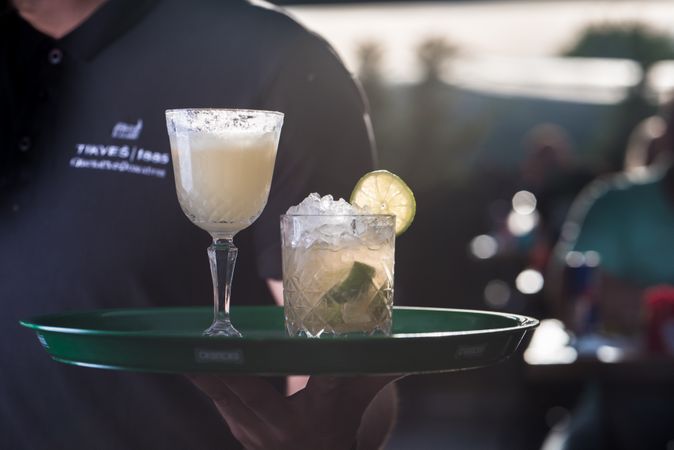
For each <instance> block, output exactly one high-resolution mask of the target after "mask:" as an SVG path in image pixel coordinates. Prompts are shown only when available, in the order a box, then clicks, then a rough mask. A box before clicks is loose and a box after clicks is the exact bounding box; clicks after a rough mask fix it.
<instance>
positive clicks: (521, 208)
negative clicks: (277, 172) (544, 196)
mask: <svg viewBox="0 0 674 450" xmlns="http://www.w3.org/2000/svg"><path fill="white" fill-rule="evenodd" d="M536 203H537V201H536V196H535V195H534V194H532V193H531V192H529V191H519V192H517V193H515V195H513V199H512V204H513V210H514V211H515V212H516V213H518V214H523V215H527V214H531V213H533V212H534V211H536Z"/></svg>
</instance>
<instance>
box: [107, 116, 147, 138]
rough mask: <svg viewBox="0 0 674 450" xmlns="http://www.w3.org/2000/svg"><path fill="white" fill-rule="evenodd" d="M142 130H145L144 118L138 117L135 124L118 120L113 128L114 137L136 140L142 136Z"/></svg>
mask: <svg viewBox="0 0 674 450" xmlns="http://www.w3.org/2000/svg"><path fill="white" fill-rule="evenodd" d="M141 131H143V119H138V121H137V122H136V123H135V124H130V123H124V122H117V123H116V124H115V126H114V127H113V128H112V137H113V138H115V139H127V140H129V141H135V140H136V139H138V137H139V136H140V132H141Z"/></svg>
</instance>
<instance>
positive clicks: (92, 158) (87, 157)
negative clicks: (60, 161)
mask: <svg viewBox="0 0 674 450" xmlns="http://www.w3.org/2000/svg"><path fill="white" fill-rule="evenodd" d="M170 161H171V157H170V155H169V154H168V153H165V152H155V151H151V150H147V149H145V148H142V147H138V146H136V145H101V144H75V156H74V157H73V158H71V159H70V167H74V168H76V169H97V170H109V171H113V172H127V173H135V174H137V175H147V176H152V177H157V178H165V177H166V166H167V165H168V164H169V162H170Z"/></svg>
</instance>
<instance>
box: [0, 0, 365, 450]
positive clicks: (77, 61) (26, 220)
mask: <svg viewBox="0 0 674 450" xmlns="http://www.w3.org/2000/svg"><path fill="white" fill-rule="evenodd" d="M0 10H1V11H2V12H1V13H0V301H1V302H2V314H0V360H1V361H2V363H1V364H2V367H1V369H0V448H7V449H24V448H25V449H43V448H49V449H61V448H63V449H73V448H83V449H94V448H95V449H152V448H161V449H174V448H175V449H185V448H195V449H210V448H214V449H215V448H218V449H222V448H231V446H237V445H238V444H236V443H235V442H234V441H233V439H232V437H231V434H230V433H229V431H228V430H227V427H226V426H225V425H224V423H223V421H222V417H221V416H220V415H219V414H218V413H217V411H216V409H215V408H214V407H213V404H212V402H211V401H210V399H208V398H207V397H205V396H203V395H202V394H200V393H199V392H198V391H197V390H196V389H195V388H194V386H193V385H192V384H191V383H189V381H187V380H186V379H185V378H183V377H180V376H168V375H162V376H160V375H148V374H129V373H118V372H108V371H97V370H86V369H81V368H75V367H69V366H66V365H62V364H57V363H54V362H53V361H51V360H50V359H49V358H48V357H47V356H46V355H45V354H44V352H43V350H42V349H40V347H39V345H38V344H37V343H36V341H35V338H34V336H33V335H32V333H29V332H27V331H26V330H24V329H20V327H19V325H18V321H19V320H20V319H22V318H29V317H31V316H34V315H39V314H43V313H49V312H64V311H69V310H90V309H96V308H110V307H115V308H118V307H121V308H124V307H152V306H173V305H200V306H201V305H207V304H209V302H210V301H211V295H212V292H211V289H212V285H211V280H210V279H209V270H208V262H207V258H206V254H205V249H206V247H207V246H208V244H209V236H208V234H207V233H204V232H203V231H201V230H199V229H198V228H197V227H194V226H193V225H192V224H191V223H190V222H189V221H188V220H187V219H186V218H185V217H184V216H183V214H182V212H181V211H180V208H179V206H178V202H177V199H176V195H175V188H174V182H173V177H172V167H171V160H170V151H169V146H168V139H167V134H166V128H165V122H164V110H165V109H167V108H184V107H193V108H199V107H227V108H250V109H266V110H276V111H282V112H283V113H285V123H284V126H283V132H282V137H281V142H280V145H279V150H278V156H277V161H276V167H275V171H274V177H273V182H272V188H271V193H270V196H269V202H268V204H267V207H266V209H265V210H264V212H263V214H262V216H261V217H260V218H259V219H258V220H257V221H256V222H255V224H254V225H253V226H251V227H250V228H249V229H247V230H244V231H242V232H241V233H239V234H238V235H237V237H236V244H237V246H238V247H239V248H240V253H239V255H240V256H239V259H238V261H237V273H236V282H235V283H234V284H233V289H234V292H233V294H232V298H233V301H234V304H235V305H242V304H273V302H274V301H275V300H276V302H277V303H278V302H279V301H281V295H280V281H278V280H280V278H281V264H280V243H279V239H280V237H279V223H278V218H279V215H280V214H281V213H282V212H284V211H285V210H286V209H287V207H288V206H290V205H292V204H296V203H298V202H299V201H300V200H301V199H302V198H303V197H304V196H305V195H306V194H308V193H309V192H314V191H318V192H321V193H323V192H325V193H332V194H336V195H341V196H347V195H348V193H349V192H350V190H351V188H352V187H353V186H354V185H355V182H356V181H357V179H358V178H359V177H360V176H361V175H362V174H363V173H365V172H367V171H368V170H371V168H372V166H373V157H374V153H373V146H372V141H371V136H370V130H369V126H368V119H367V114H366V108H365V106H364V102H363V99H362V96H361V94H360V91H359V90H358V88H357V87H356V84H355V83H354V81H353V80H352V78H351V76H350V74H349V73H348V72H347V71H346V70H345V68H344V67H343V65H342V64H341V62H340V61H339V59H338V58H337V57H336V55H335V54H334V53H333V51H332V50H331V49H330V47H329V46H328V45H327V44H326V43H325V42H324V41H323V40H321V39H320V38H318V37H317V36H316V35H314V34H311V33H309V32H308V31H306V30H305V29H304V28H302V27H301V26H300V25H298V24H297V23H296V22H294V21H293V20H292V19H290V18H289V17H288V16H286V15H285V14H283V13H282V12H280V11H279V10H277V9H274V8H273V7H268V6H260V5H259V4H258V5H257V6H252V5H251V4H249V3H247V2H243V1H238V2H234V1H217V0H213V1H207V0H203V1H199V2H189V3H188V2H181V1H178V0H167V1H154V0H110V1H104V0H80V1H75V0H59V1H56V0H16V1H15V2H14V3H13V4H6V5H4V6H1V7H0ZM250 382H251V383H258V382H262V380H254V381H253V380H250ZM246 383H247V382H246V381H244V382H243V385H244V386H243V389H244V390H245V389H246V388H247V387H249V386H247V385H246ZM265 383H266V382H265ZM201 387H202V388H203V389H206V390H207V391H208V390H209V385H208V382H207V381H204V380H201ZM377 389H378V388H377ZM209 392H210V394H211V395H212V396H213V395H215V396H217V393H215V394H214V392H213V391H212V390H211V391H209ZM373 392H376V390H375V391H373ZM368 395H369V393H368ZM219 400H222V398H219ZM219 406H222V404H219ZM361 412H362V411H361ZM237 420H238V419H237V417H229V418H228V422H229V424H230V426H232V427H233V428H236V426H237ZM309 431H311V430H309ZM239 438H240V436H239ZM240 440H241V439H240ZM244 444H245V445H246V446H249V447H250V446H251V444H250V442H244Z"/></svg>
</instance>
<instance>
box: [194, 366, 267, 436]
mask: <svg viewBox="0 0 674 450" xmlns="http://www.w3.org/2000/svg"><path fill="white" fill-rule="evenodd" d="M187 378H188V379H189V380H190V381H192V383H194V384H195V385H196V386H197V387H198V388H199V389H200V390H201V391H202V392H204V393H205V394H206V395H208V397H210V399H211V400H212V401H213V403H214V404H215V407H216V408H217V410H218V412H220V415H221V416H222V417H223V419H225V421H226V422H227V425H229V428H230V431H231V432H232V434H233V435H234V437H235V438H236V439H237V440H239V442H241V443H242V444H243V445H244V446H245V447H246V448H255V447H258V448H259V446H260V442H259V439H258V438H257V434H256V433H255V432H254V431H253V430H259V427H261V426H264V424H262V423H261V421H260V419H259V417H258V416H257V415H256V414H254V413H253V412H252V411H251V410H250V409H249V408H248V407H247V406H245V405H244V404H243V403H242V402H241V400H240V399H239V397H238V396H237V395H236V394H235V393H234V392H232V391H231V390H230V389H229V388H228V387H227V384H226V383H224V382H223V380H222V377H219V376H216V375H187Z"/></svg>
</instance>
